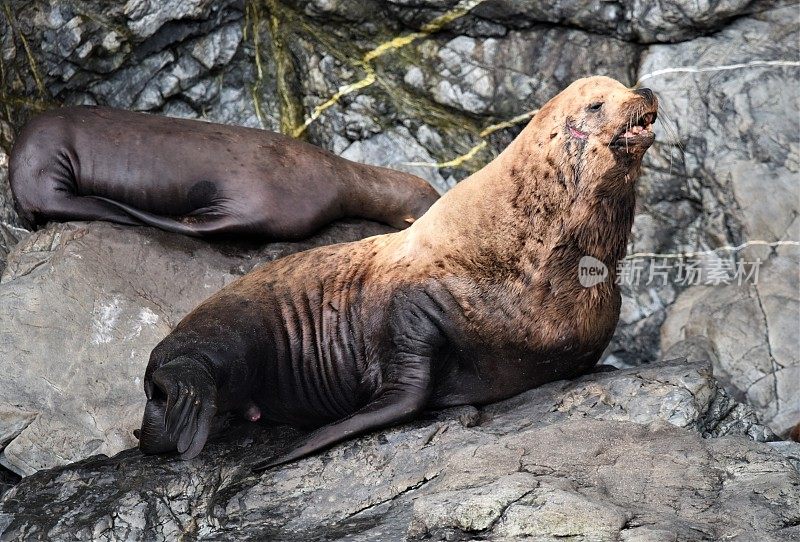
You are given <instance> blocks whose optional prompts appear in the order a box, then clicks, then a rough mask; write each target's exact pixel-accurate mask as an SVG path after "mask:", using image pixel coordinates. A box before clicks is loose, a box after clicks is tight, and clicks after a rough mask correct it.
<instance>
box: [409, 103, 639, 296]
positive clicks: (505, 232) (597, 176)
mask: <svg viewBox="0 0 800 542" xmlns="http://www.w3.org/2000/svg"><path fill="white" fill-rule="evenodd" d="M537 119H538V116H537V118H534V120H533V121H531V123H529V125H528V126H527V127H526V128H525V129H524V130H523V131H522V133H521V134H520V135H519V136H518V137H517V138H516V139H515V140H514V141H513V142H512V143H511V145H509V146H508V147H507V148H506V149H505V150H504V151H503V152H502V153H501V154H500V155H499V156H498V157H497V158H495V159H494V160H493V161H492V162H491V163H489V164H488V165H487V166H485V167H484V168H483V169H481V170H480V171H478V172H476V173H475V174H473V175H472V176H470V177H469V178H467V179H465V180H464V181H462V182H461V183H459V184H458V185H457V186H456V187H455V188H454V189H452V190H451V191H450V192H448V193H447V194H445V195H444V196H443V197H442V198H441V200H440V201H439V202H438V203H437V204H436V205H434V206H433V207H432V208H431V210H430V211H429V212H428V213H427V214H426V215H425V216H423V217H422V219H420V220H419V221H418V223H417V224H415V226H414V227H412V228H411V229H410V230H409V231H407V232H405V233H406V235H407V237H408V242H410V243H411V244H412V245H413V246H414V247H415V250H414V252H415V253H416V254H417V255H418V256H421V255H422V254H421V253H423V252H426V251H427V252H430V253H431V254H436V253H441V252H442V251H446V250H447V244H448V243H452V242H453V240H456V239H458V240H459V241H458V243H459V245H460V246H470V247H475V248H476V249H477V250H476V252H475V253H473V258H476V259H479V260H485V261H486V265H487V268H489V267H491V268H493V269H497V268H498V265H497V263H498V262H499V263H501V264H502V263H503V262H508V263H509V264H515V265H513V268H514V269H515V270H517V271H523V272H526V270H527V272H530V273H533V274H538V275H539V276H540V278H542V277H541V273H543V272H545V271H543V268H546V269H549V270H550V272H551V273H554V274H558V273H560V275H559V276H563V277H567V276H568V277H570V278H572V277H577V264H578V262H577V260H578V259H580V257H582V256H584V255H588V256H593V257H594V258H597V259H598V260H600V261H602V262H604V263H605V264H606V266H607V267H608V269H609V272H610V273H611V279H612V282H611V284H613V278H614V274H615V271H616V264H617V261H618V260H619V259H620V258H622V257H623V256H624V254H625V251H626V245H627V241H628V236H629V234H630V231H631V227H632V224H633V216H634V204H635V194H634V181H635V178H636V176H637V175H638V170H639V166H640V162H641V156H638V157H630V158H629V157H627V156H626V157H624V159H625V160H627V161H626V162H617V161H613V160H611V161H609V156H611V155H610V153H609V152H606V153H605V157H606V158H605V162H603V160H602V159H600V158H598V155H602V154H603V153H600V152H594V153H593V152H591V149H590V148H588V147H587V145H586V142H585V141H582V140H579V139H576V138H573V137H571V136H570V135H569V133H568V132H567V131H566V130H564V129H563V127H560V126H557V127H552V129H550V128H549V127H545V126H542V125H541V123H540V122H538V121H537ZM545 120H546V119H545ZM499 239H502V241H501V242H498V240H499ZM489 262H495V265H489ZM519 263H523V264H524V263H528V264H529V265H518V264H519ZM576 282H577V281H576Z"/></svg>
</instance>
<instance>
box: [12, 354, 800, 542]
mask: <svg viewBox="0 0 800 542" xmlns="http://www.w3.org/2000/svg"><path fill="white" fill-rule="evenodd" d="M298 436H299V433H297V432H294V431H291V430H289V429H287V428H280V427H264V426H260V425H256V424H243V425H236V426H234V427H232V428H231V429H230V430H229V431H228V432H227V433H226V434H225V435H223V436H222V437H220V438H219V439H218V440H216V441H215V442H212V443H210V444H209V445H208V446H207V447H206V449H205V451H204V452H203V453H202V454H201V455H200V456H199V457H198V458H196V459H194V460H192V461H181V460H179V459H177V458H175V457H152V456H150V457H145V456H142V455H141V454H140V453H139V452H138V451H137V450H127V451H124V452H122V453H120V454H118V455H116V456H115V457H112V458H106V457H103V456H95V457H93V458H90V459H87V460H84V461H81V462H78V463H74V464H71V465H68V466H65V467H58V468H54V469H51V470H47V471H40V472H38V473H36V474H34V475H32V476H29V477H26V478H24V479H23V480H22V481H21V482H19V483H18V484H17V485H16V486H14V487H13V488H12V489H10V490H9V491H7V492H6V493H5V495H4V496H3V498H2V501H0V539H2V540H17V539H48V540H63V539H70V540H133V539H136V540H164V539H168V540H175V539H182V540H232V539H235V540H267V539H268V540H364V541H367V540H406V539H427V540H518V539H520V538H525V537H532V538H534V539H536V540H556V539H559V540H563V539H567V540H624V541H634V540H635V541H651V540H652V541H662V540H663V541H667V540H670V541H675V540H719V539H730V540H776V541H777V540H781V541H785V540H800V506H798V503H800V473H799V472H798V470H797V466H796V465H797V461H798V458H800V445H798V444H794V443H789V442H765V441H769V440H772V439H774V436H773V435H772V434H771V432H770V431H769V429H766V428H765V427H764V426H762V425H759V423H758V422H757V421H756V418H755V415H754V413H753V411H752V410H751V409H750V407H746V406H744V405H741V404H739V403H736V402H734V401H733V400H732V399H731V398H730V397H729V396H728V395H727V394H726V393H725V392H724V390H723V389H722V388H721V387H720V386H719V385H718V384H717V382H716V380H715V379H714V378H713V375H712V374H711V367H710V364H709V363H707V362H696V363H688V362H686V360H685V359H676V360H671V361H664V362H659V363H656V364H651V365H648V366H644V367H638V368H634V369H627V370H619V371H611V372H600V373H595V374H592V375H588V376H586V377H583V378H581V379H578V380H575V381H571V382H563V381H562V382H555V383H552V384H550V385H547V386H543V387H541V388H538V389H535V390H532V391H530V392H527V393H525V394H522V395H519V396H517V397H514V398H512V399H510V400H508V401H505V402H502V403H498V404H494V405H491V406H488V407H486V408H482V409H480V410H478V409H475V408H473V407H463V408H457V409H451V410H447V411H443V412H438V413H431V414H429V415H428V416H427V417H426V418H424V419H422V420H419V421H417V422H415V423H411V424H406V425H403V426H399V427H395V428H392V429H389V430H385V431H380V432H376V433H373V434H370V435H367V436H364V437H361V438H357V439H353V440H351V441H348V442H346V443H343V444H341V445H339V446H336V447H334V448H332V449H331V450H329V451H327V452H324V453H321V454H318V455H316V456H313V457H311V458H308V459H304V460H301V461H298V462H295V463H292V464H289V465H286V466H283V467H281V468H278V469H275V470H271V471H267V472H265V473H263V474H253V473H251V471H250V468H249V465H250V464H252V463H253V462H255V461H257V460H259V459H262V458H265V457H269V456H272V455H273V454H276V453H277V452H278V451H279V450H282V449H285V447H286V446H289V445H290V444H291V442H292V441H293V440H294V439H296V438H297V437H298ZM759 441H761V442H759Z"/></svg>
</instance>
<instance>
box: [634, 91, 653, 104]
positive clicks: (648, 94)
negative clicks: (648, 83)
mask: <svg viewBox="0 0 800 542" xmlns="http://www.w3.org/2000/svg"><path fill="white" fill-rule="evenodd" d="M633 93H634V94H637V95H639V96H641V97H642V98H644V99H645V101H646V102H647V103H648V104H650V105H653V106H655V105H656V103H657V101H656V95H655V94H653V91H652V90H650V89H649V88H638V89H636V90H634V91H633Z"/></svg>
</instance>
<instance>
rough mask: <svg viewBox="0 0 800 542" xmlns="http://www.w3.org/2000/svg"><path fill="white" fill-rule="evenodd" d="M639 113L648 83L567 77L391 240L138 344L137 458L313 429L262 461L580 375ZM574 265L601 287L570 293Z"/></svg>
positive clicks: (642, 131)
mask: <svg viewBox="0 0 800 542" xmlns="http://www.w3.org/2000/svg"><path fill="white" fill-rule="evenodd" d="M656 110H657V100H656V98H655V96H654V95H653V93H652V92H651V91H650V90H649V89H640V90H630V89H628V88H626V87H625V86H624V85H622V84H621V83H619V82H617V81H615V80H613V79H609V78H607V77H590V78H587V79H580V80H578V81H576V82H575V83H573V84H571V85H570V86H569V87H568V88H567V89H566V90H564V91H563V92H561V93H560V94H559V95H558V96H556V97H555V98H553V99H552V100H550V101H549V102H547V104H545V106H544V107H542V108H541V110H540V111H539V112H538V113H537V114H536V116H535V117H534V118H533V119H532V120H531V122H530V124H528V126H527V127H526V128H525V129H524V130H523V131H522V133H521V134H520V135H519V136H518V137H517V138H516V139H515V140H514V141H513V142H512V143H511V145H509V147H508V148H506V149H505V150H504V151H503V152H502V153H501V154H500V155H499V156H498V157H497V158H496V159H495V160H494V161H492V162H491V163H490V164H489V165H487V166H486V167H484V168H483V169H481V170H480V171H478V172H477V173H475V174H474V175H472V176H471V177H469V178H467V179H466V180H464V181H462V182H461V183H459V184H458V185H457V186H456V187H455V188H453V189H452V190H451V191H450V192H448V193H447V194H445V195H444V196H443V197H442V198H441V199H440V200H439V201H438V202H436V203H435V204H434V205H433V207H431V209H430V210H429V211H428V212H427V213H426V214H425V215H423V216H422V218H420V219H419V220H418V221H416V222H415V223H414V224H413V225H412V226H411V227H410V228H408V229H407V230H405V231H403V232H399V233H394V234H388V235H380V236H376V237H371V238H368V239H365V240H362V241H359V242H355V243H346V244H340V245H333V246H327V247H321V248H317V249H314V250H310V251H308V252H304V253H299V254H295V255H292V256H288V257H286V258H283V259H280V260H277V261H275V262H272V263H269V264H267V265H264V266H263V267H260V268H257V269H256V270H254V271H252V272H250V273H249V274H247V275H245V276H244V277H242V278H240V279H239V280H237V281H236V282H233V283H231V284H230V285H228V286H226V287H225V288H223V289H222V290H220V291H219V292H218V293H217V294H216V295H214V296H212V297H211V298H210V299H208V300H207V301H205V302H204V303H203V304H201V305H200V306H199V307H197V308H196V309H195V310H194V311H193V312H191V313H190V314H189V315H188V316H186V318H184V319H183V321H181V322H180V323H179V324H178V326H177V327H176V328H175V330H174V331H173V332H172V333H171V334H170V335H168V336H167V337H166V338H165V339H164V340H163V341H162V342H161V343H160V344H159V345H158V346H157V347H156V348H155V349H154V350H153V352H152V355H151V357H150V362H149V364H148V366H147V371H146V373H145V378H144V386H145V393H146V395H147V398H148V400H149V403H148V405H149V407H148V411H147V412H146V414H145V416H144V419H143V422H142V431H141V434H140V435H141V441H140V447H141V449H142V450H143V451H145V452H148V451H151V452H157V451H163V450H165V449H167V448H171V449H177V451H178V452H180V454H181V456H182V457H183V458H192V457H194V456H196V455H197V454H198V453H199V452H200V450H201V449H202V448H203V445H204V443H205V442H206V438H207V436H208V433H209V427H210V421H211V420H212V417H213V416H214V414H215V413H217V412H224V411H239V412H243V413H247V415H248V416H249V417H250V418H251V419H252V418H253V417H257V416H260V417H261V418H263V419H265V420H270V421H274V422H279V423H286V424H291V425H295V426H300V427H308V428H313V427H320V426H322V427H321V428H320V429H318V430H317V431H315V432H313V433H311V434H310V436H309V437H308V438H307V440H305V441H304V443H303V444H302V445H300V446H299V447H297V448H296V449H294V450H292V451H290V452H288V453H287V454H286V455H284V456H283V457H281V458H279V459H277V460H276V461H272V462H265V463H262V464H261V465H258V467H259V468H264V467H267V466H270V465H276V464H280V463H283V462H287V461H291V460H293V459H297V458H299V457H303V456H305V455H308V454H311V453H313V452H316V451H317V450H320V449H321V448H324V447H327V446H329V445H331V444H334V443H336V442H339V441H341V440H343V439H346V438H348V437H351V436H353V435H356V434H359V433H363V432H365V431H369V430H373V429H377V428H380V427H384V426H387V425H390V424H396V423H399V422H402V421H405V420H408V419H410V418H412V417H414V416H415V415H416V414H418V413H419V412H420V411H422V410H423V409H425V408H443V407H449V406H455V405H464V404H484V403H489V402H493V401H498V400H500V399H505V398H507V397H510V396H512V395H515V394H518V393H520V392H523V391H525V390H528V389H530V388H533V387H535V386H539V385H541V384H544V383H546V382H550V381H553V380H558V379H563V378H572V377H575V376H578V375H580V374H582V373H586V372H589V371H590V370H591V369H592V366H593V365H595V363H596V362H597V360H598V359H599V357H600V355H601V353H602V351H603V349H604V348H605V347H606V345H607V344H608V342H609V340H610V339H611V335H612V333H613V331H614V328H615V325H616V323H617V319H618V317H619V309H620V294H619V291H618V289H617V287H616V285H615V280H614V279H615V275H616V264H617V261H618V260H619V259H620V258H621V257H622V256H623V255H624V254H625V249H626V241H627V238H628V235H629V233H630V230H631V225H632V222H633V216H634V180H635V179H636V177H637V175H638V172H639V169H640V164H641V160H642V156H643V155H644V152H645V150H646V149H647V148H648V147H649V146H650V145H651V143H652V142H653V140H654V135H653V132H652V131H651V125H652V123H653V122H654V121H655V119H656ZM583 256H592V257H594V258H596V259H597V260H599V262H602V264H603V265H605V266H606V267H607V269H608V279H607V280H605V281H603V282H600V283H598V284H595V285H593V286H591V287H586V288H585V287H582V286H581V284H580V281H579V269H578V267H579V261H580V260H581V258H582V257H583ZM256 415H257V416H256Z"/></svg>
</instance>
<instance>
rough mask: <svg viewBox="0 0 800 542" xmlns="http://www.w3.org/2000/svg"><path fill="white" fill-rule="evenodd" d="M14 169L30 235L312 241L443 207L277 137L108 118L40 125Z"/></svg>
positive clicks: (389, 176)
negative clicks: (53, 226)
mask: <svg viewBox="0 0 800 542" xmlns="http://www.w3.org/2000/svg"><path fill="white" fill-rule="evenodd" d="M9 168H10V171H9V173H10V182H11V190H12V192H13V194H14V199H15V200H16V203H17V208H18V210H19V213H20V216H22V217H23V219H24V220H26V221H28V222H30V223H31V224H32V225H37V224H41V223H43V222H45V221H47V220H108V221H111V222H118V223H121V224H139V225H141V224H147V225H149V226H156V227H158V228H162V229H164V230H167V231H172V232H176V233H183V234H186V235H194V236H204V235H213V234H235V235H250V236H258V237H264V238H271V239H289V238H303V237H307V236H308V235H310V234H311V233H313V232H314V231H315V230H317V229H319V228H320V227H322V226H324V225H325V224H327V223H329V222H332V221H334V220H337V219H340V218H345V217H359V218H367V219H372V220H376V221H379V222H383V223H385V224H389V225H391V226H394V227H396V228H399V229H403V228H405V227H408V225H409V224H410V223H411V222H413V221H414V220H415V219H417V218H419V217H420V216H421V215H422V213H424V212H425V211H426V210H427V209H428V208H429V207H430V206H431V205H432V204H433V202H434V201H436V200H437V199H438V197H439V196H438V194H437V193H436V191H435V190H434V189H433V188H432V187H431V186H430V185H429V184H428V183H427V182H425V181H424V180H423V179H420V178H419V177H416V176H414V175H411V174H408V173H403V172H400V171H394V170H391V169H387V168H382V167H377V166H369V165H365V164H358V163H355V162H351V161H349V160H346V159H344V158H340V157H338V156H336V155H334V154H332V153H330V152H328V151H325V150H323V149H320V148H318V147H315V146H313V145H309V144H307V143H303V142H301V141H297V140H294V139H291V138H288V137H285V136H282V135H280V134H276V133H273V132H268V131H265V130H255V129H252V128H242V127H238V126H226V125H222V124H212V123H208V122H201V121H196V120H185V119H173V118H167V117H162V116H158V115H149V114H146V113H134V112H131V111H125V110H120V109H110V108H105V107H68V108H64V109H56V110H53V111H49V112H46V113H43V114H41V115H39V116H37V117H34V118H33V119H32V120H31V121H30V122H28V123H27V125H26V126H25V128H24V129H23V130H22V132H21V133H20V135H19V137H18V138H17V140H16V142H15V145H14V149H13V150H12V152H11V160H10V164H9Z"/></svg>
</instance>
